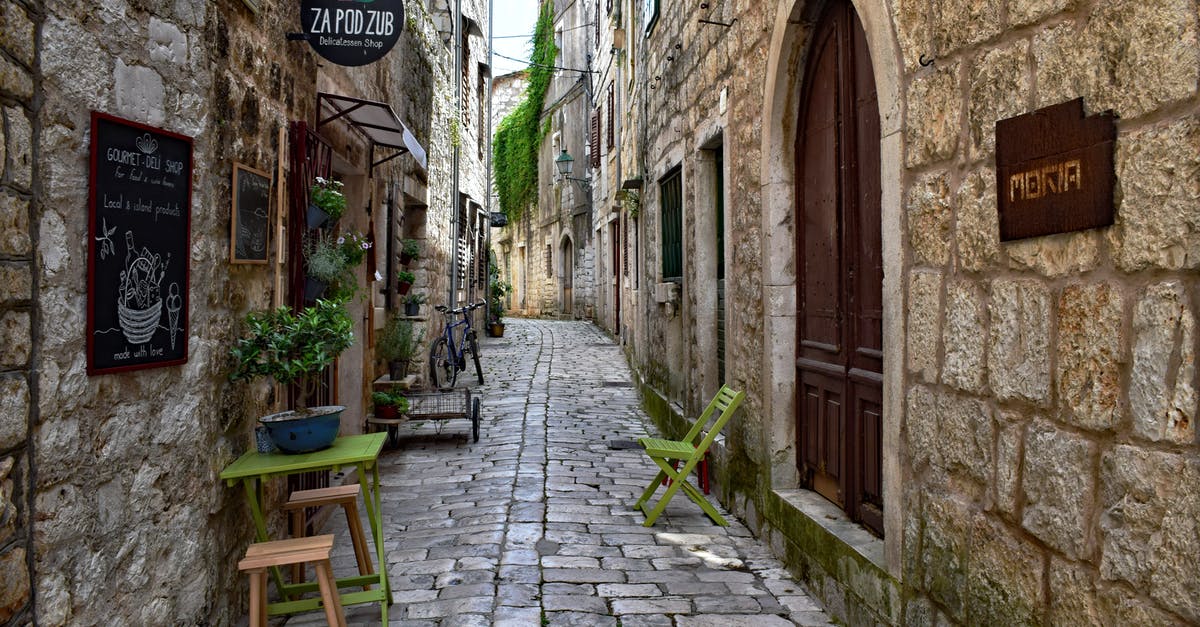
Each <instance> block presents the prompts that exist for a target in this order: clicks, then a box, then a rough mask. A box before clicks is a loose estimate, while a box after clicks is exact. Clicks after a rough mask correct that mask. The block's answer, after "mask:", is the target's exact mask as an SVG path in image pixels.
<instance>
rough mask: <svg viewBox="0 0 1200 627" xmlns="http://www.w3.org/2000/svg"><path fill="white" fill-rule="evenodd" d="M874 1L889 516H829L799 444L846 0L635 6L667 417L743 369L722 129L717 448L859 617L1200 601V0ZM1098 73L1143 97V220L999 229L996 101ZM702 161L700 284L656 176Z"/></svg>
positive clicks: (1088, 100) (809, 566)
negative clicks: (808, 70) (820, 55)
mask: <svg viewBox="0 0 1200 627" xmlns="http://www.w3.org/2000/svg"><path fill="white" fill-rule="evenodd" d="M854 4H855V7H856V9H857V11H858V12H859V15H860V17H861V18H862V22H863V24H864V29H865V31H866V35H867V40H868V42H869V43H870V47H871V54H872V62H873V64H874V66H875V67H874V70H875V76H876V84H877V87H878V89H879V99H880V100H879V102H880V116H881V126H882V129H883V141H882V142H881V153H882V154H883V155H884V157H883V160H882V167H883V169H882V182H883V188H884V191H883V215H884V222H883V230H884V246H883V251H882V253H883V256H884V268H885V274H886V276H885V281H884V297H885V305H884V311H885V313H884V322H883V324H884V337H885V358H884V364H885V365H884V370H885V372H884V403H883V404H884V441H885V443H886V446H885V452H884V460H883V461H884V471H883V474H884V483H885V489H884V492H885V494H884V500H885V527H886V529H887V535H886V536H885V537H884V538H882V539H878V538H876V539H870V537H869V536H867V535H866V534H865V532H864V531H863V530H862V529H859V530H858V531H857V532H856V533H857V534H858V535H855V536H854V539H852V540H848V539H846V537H843V536H839V535H837V533H835V532H834V531H831V530H830V529H831V528H833V527H837V526H838V525H837V524H832V527H831V525H830V523H826V522H824V518H825V516H823V515H816V514H813V511H815V510H812V509H806V507H807V506H806V505H804V503H812V502H814V501H813V499H809V498H807V496H805V495H812V493H810V492H805V491H803V490H801V489H800V488H801V485H800V483H799V477H798V472H797V470H796V464H795V459H796V451H795V432H796V426H795V421H796V413H795V412H796V410H795V394H796V387H795V380H794V378H795V347H794V345H795V308H796V302H795V280H796V279H795V273H796V270H795V244H794V239H793V238H794V236H795V231H794V226H795V225H794V216H795V204H794V203H795V187H794V183H793V182H792V171H793V169H794V167H795V164H794V150H795V141H796V137H795V125H796V123H795V120H796V115H797V112H796V107H797V106H798V95H799V90H800V85H801V83H802V81H803V70H804V61H805V55H806V53H807V50H808V46H809V43H810V42H809V40H808V36H809V29H810V28H811V25H812V23H813V22H814V21H815V20H816V18H817V17H818V15H819V14H820V11H821V8H822V7H823V5H824V3H822V2H799V1H792V0H785V1H780V2H775V3H758V2H749V1H735V2H727V3H715V4H713V5H710V7H711V8H708V9H700V8H698V7H692V6H682V5H680V3H666V2H663V3H659V5H660V11H661V12H662V13H661V15H660V17H659V20H658V23H657V24H656V26H655V28H654V30H653V32H652V33H651V34H650V36H649V37H644V36H643V35H644V33H643V27H644V24H645V20H644V18H645V16H644V15H643V14H642V9H641V6H642V3H636V5H637V6H631V4H626V6H625V8H626V10H630V11H634V13H633V15H634V20H633V22H632V23H631V24H630V26H629V28H631V30H630V32H629V34H630V41H631V45H632V49H631V63H632V66H633V69H632V70H631V71H632V72H633V73H634V74H635V75H636V76H637V77H638V78H637V79H636V80H635V82H634V84H633V88H632V92H631V93H630V94H629V97H630V104H629V110H630V111H632V112H634V117H633V120H634V122H633V124H634V127H633V128H631V132H630V135H631V137H628V138H627V139H626V140H625V141H627V142H628V145H629V147H630V148H631V149H634V150H636V151H637V157H636V158H637V159H640V168H637V170H635V171H639V170H640V171H642V172H644V173H646V175H647V177H646V183H645V186H644V187H643V193H642V203H641V211H640V214H639V216H638V220H637V223H638V224H637V226H638V229H637V232H638V233H639V235H640V240H639V242H638V246H639V253H640V254H639V258H638V260H637V263H638V264H640V270H641V274H640V276H639V277H638V279H639V281H638V287H637V288H632V287H631V292H628V293H627V294H631V295H636V296H637V297H638V298H639V301H637V302H639V305H638V306H637V308H636V310H635V311H634V312H632V313H633V320H632V323H633V325H634V327H635V333H634V342H633V344H632V348H631V351H630V352H631V360H632V361H633V363H634V365H635V367H636V368H637V369H638V371H639V373H640V375H641V378H642V380H643V382H644V385H645V389H646V390H647V393H648V398H650V400H651V401H652V403H651V404H652V405H653V406H654V407H656V408H658V409H659V410H661V411H657V412H656V415H659V416H661V417H662V418H663V424H664V425H667V424H669V423H670V422H671V419H670V414H679V415H683V416H686V415H689V414H691V413H693V410H694V409H696V408H698V407H699V404H700V403H701V402H702V401H703V400H705V399H706V398H707V397H708V395H711V393H712V389H714V384H715V383H717V382H715V381H714V380H713V378H712V375H711V373H710V372H709V370H708V369H709V368H711V360H712V354H711V352H710V351H709V350H708V349H707V347H708V346H711V345H712V344H711V342H712V340H711V339H710V338H709V335H710V334H711V333H712V332H713V331H712V330H711V326H710V322H709V321H708V320H707V319H706V315H707V314H706V312H707V311H708V308H709V307H710V301H709V300H708V298H709V297H708V295H707V294H706V291H708V290H709V284H710V281H711V274H710V268H711V267H712V266H711V256H712V254H713V253H714V250H713V249H712V247H711V246H710V245H709V244H708V243H707V242H708V241H709V237H710V235H711V233H712V226H711V225H710V224H708V223H707V222H708V221H709V220H711V218H709V217H708V214H707V212H708V207H709V206H710V204H709V200H710V199H706V197H705V191H704V190H705V188H706V186H707V185H708V182H709V180H708V179H707V178H706V177H707V176H708V173H707V172H708V170H707V166H706V164H705V163H706V161H705V160H706V156H705V151H706V150H707V149H708V148H709V147H710V146H711V145H713V142H714V138H716V139H719V141H720V142H721V144H722V145H723V146H724V150H725V168H726V171H725V183H726V188H727V190H728V191H727V197H726V205H725V206H726V229H727V231H726V240H727V249H726V252H727V253H728V255H727V257H726V263H727V273H728V275H729V276H730V277H731V280H730V283H729V285H728V288H727V298H728V305H727V313H728V318H727V320H728V322H727V324H728V337H729V340H728V345H727V355H728V363H729V371H728V374H727V376H726V382H728V383H730V384H732V385H734V386H735V387H740V388H744V389H746V391H747V392H748V398H747V402H746V403H745V405H744V409H743V411H742V412H741V414H740V417H739V419H737V420H735V421H733V422H732V423H731V425H730V427H729V428H728V431H727V433H726V439H725V442H724V444H723V446H722V447H721V449H722V450H721V452H720V453H719V454H718V455H717V459H718V460H719V461H720V462H721V464H722V466H723V467H722V468H721V469H720V470H719V471H718V474H719V476H720V479H719V480H718V483H719V484H720V486H719V489H718V493H719V494H720V495H721V498H722V500H723V501H724V502H725V503H726V504H727V505H728V506H730V507H731V508H732V509H734V510H735V511H737V512H738V513H739V514H740V515H742V516H743V517H744V518H745V519H746V520H747V522H748V523H749V524H750V525H751V526H752V527H753V528H754V529H755V530H756V532H757V533H758V534H760V535H762V536H763V537H764V538H765V539H767V540H768V541H769V542H770V543H771V544H772V546H775V547H776V548H777V550H778V551H779V552H780V554H781V555H783V556H784V557H785V558H787V560H788V562H789V564H791V565H792V566H793V568H795V569H796V570H797V572H798V573H800V574H801V575H802V576H803V577H804V578H805V579H806V580H807V581H808V582H809V584H810V585H811V586H812V587H813V589H814V592H815V593H816V594H817V595H818V596H819V597H820V598H822V599H823V600H824V601H825V602H826V603H827V604H828V606H829V608H830V610H831V611H832V612H834V614H836V615H838V616H840V617H841V618H842V619H843V620H846V621H848V622H850V623H855V624H857V623H868V622H870V623H873V622H882V623H890V624H899V623H907V624H914V625H925V624H944V623H947V622H949V623H962V624H1037V623H1053V624H1063V623H1072V624H1074V623H1086V624H1178V623H1191V622H1197V621H1200V606H1198V605H1197V601H1196V599H1198V598H1200V594H1198V592H1200V589H1198V588H1197V584H1196V583H1195V581H1196V577H1195V572H1196V571H1195V566H1194V563H1193V562H1194V560H1191V559H1190V558H1189V557H1188V556H1191V555H1196V554H1200V544H1198V542H1200V540H1198V537H1200V536H1197V534H1196V532H1195V530H1196V526H1195V524H1194V523H1193V522H1192V521H1193V520H1195V519H1197V518H1198V517H1200V497H1198V496H1197V495H1198V494H1200V493H1198V492H1197V490H1196V489H1194V484H1196V478H1197V474H1198V473H1200V448H1198V446H1197V436H1196V430H1195V417H1196V413H1197V409H1198V408H1197V395H1196V386H1197V385H1198V382H1197V373H1196V369H1195V365H1194V361H1195V355H1196V350H1197V348H1198V347H1200V343H1198V340H1197V337H1196V333H1195V324H1196V319H1195V318H1196V307H1197V303H1198V302H1200V294H1198V293H1196V289H1195V284H1196V278H1197V272H1196V271H1197V267H1200V264H1198V263H1197V261H1196V260H1197V258H1198V257H1197V254H1196V247H1197V242H1198V241H1200V239H1198V238H1200V235H1198V233H1200V226H1197V225H1198V224H1200V218H1197V215H1200V191H1197V190H1198V188H1197V186H1196V185H1195V184H1194V181H1195V180H1196V179H1197V174H1200V157H1197V155H1198V154H1200V131H1198V128H1200V127H1198V126H1197V124H1196V122H1195V110H1196V107H1197V106H1198V105H1200V99H1198V98H1197V93H1196V92H1197V86H1198V83H1200V63H1198V61H1200V52H1198V48H1197V46H1196V41H1197V34H1198V30H1200V25H1198V24H1197V20H1198V18H1197V14H1196V11H1195V7H1194V5H1193V4H1191V3H1188V2H1179V1H1174V0H1164V1H1163V2H1153V3H1148V4H1147V3H1134V2H1100V1H1092V0H1081V1H1079V2H1033V1H1024V0H1009V1H1000V0H997V1H994V2H982V3H979V2H977V3H964V2H959V3H949V4H947V3H936V2H897V3H890V4H882V3H868V2H855V3H854ZM701 18H703V19H706V20H711V21H717V22H723V23H725V24H727V25H728V26H719V25H714V24H703V23H700V22H699V21H698V20H699V19H701ZM734 18H736V21H734ZM1133 50H1138V51H1144V54H1137V55H1135V54H1131V53H1130V51H1133ZM930 59H932V60H933V62H932V64H930V63H929V60H930ZM922 61H924V63H922ZM722 94H723V95H722ZM1080 96H1082V97H1083V98H1084V99H1085V104H1086V107H1087V109H1088V111H1089V112H1099V111H1104V110H1108V109H1111V110H1113V111H1114V112H1115V114H1116V115H1117V117H1118V119H1119V123H1118V139H1117V145H1116V150H1115V163H1116V172H1115V175H1116V190H1117V191H1116V194H1115V200H1114V202H1115V208H1116V223H1115V224H1114V225H1113V226H1111V227H1107V228H1102V229H1094V230H1090V231H1084V232H1080V233H1073V234H1063V235H1053V236H1047V237H1039V238H1033V239H1028V240H1022V241H1016V242H1006V243H1001V242H1000V241H999V236H998V221H997V213H996V190H995V169H994V168H995V137H994V130H993V129H994V125H995V122H996V121H997V120H1000V119H1004V118H1008V117H1011V116H1014V115H1017V114H1021V113H1025V112H1029V111H1033V110H1035V109H1038V108H1040V107H1043V106H1047V105H1050V104H1055V103H1058V102H1063V101H1066V100H1070V99H1072V98H1075V97H1080ZM723 103H724V108H723ZM639 116H640V118H639ZM677 165H678V166H681V168H682V173H683V180H684V184H683V190H684V192H683V205H684V238H683V239H684V278H683V281H682V284H681V285H680V286H679V292H678V296H676V292H675V291H674V289H675V288H672V287H670V286H663V285H662V280H661V273H660V270H659V264H660V263H661V262H660V260H659V255H660V250H661V241H660V239H661V238H660V235H659V234H660V228H661V227H660V223H659V214H660V202H661V201H660V198H659V191H658V186H657V181H658V179H659V178H660V177H661V176H662V175H663V174H665V173H666V172H667V171H669V170H670V169H671V168H673V167H675V166H677ZM601 254H603V253H601ZM622 301H623V305H625V306H626V307H628V303H629V302H630V299H626V298H623V299H622ZM815 502H818V506H817V507H818V509H819V508H820V507H825V506H829V507H832V506H831V505H829V504H828V503H825V502H824V500H823V499H820V498H816V499H815ZM797 503H800V504H799V505H798V504H797ZM820 503H825V505H820ZM834 511H835V513H836V508H835V509H834ZM801 523H802V524H801ZM850 527H853V525H850ZM814 529H819V530H821V531H820V532H816V531H813V530H814ZM850 565H857V566H854V567H851V566H850ZM860 566H861V568H860ZM901 596H902V597H903V598H902V600H901Z"/></svg>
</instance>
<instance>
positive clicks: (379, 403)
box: [371, 392, 408, 413]
mask: <svg viewBox="0 0 1200 627" xmlns="http://www.w3.org/2000/svg"><path fill="white" fill-rule="evenodd" d="M371 404H372V405H374V406H375V407H389V406H390V407H395V408H396V411H398V412H400V413H404V412H406V411H408V397H406V396H404V395H403V394H400V393H398V392H397V393H389V392H375V393H374V394H372V395H371Z"/></svg>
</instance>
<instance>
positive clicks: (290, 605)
mask: <svg viewBox="0 0 1200 627" xmlns="http://www.w3.org/2000/svg"><path fill="white" fill-rule="evenodd" d="M386 439H387V433H370V434H366V435H348V436H344V437H339V438H338V439H336V440H334V442H333V446H331V447H329V448H327V449H324V450H321V451H315V452H312V453H302V454H298V455H291V454H287V453H258V452H255V451H251V452H249V453H246V454H245V455H242V456H241V457H239V458H238V459H237V461H235V462H233V463H232V464H230V465H229V467H227V468H226V469H225V470H223V471H221V479H224V480H225V482H226V483H228V484H229V485H230V486H233V485H235V484H236V483H237V482H239V481H241V482H242V486H243V487H244V488H245V490H246V500H247V502H248V503H249V504H250V515H251V516H252V517H253V518H254V527H255V529H256V531H257V534H258V541H259V542H266V541H267V540H269V539H270V538H269V537H268V536H267V520H266V516H264V514H263V507H262V485H263V481H265V480H267V479H271V478H273V477H284V476H287V475H294V474H298V473H302V472H311V471H315V470H326V471H332V472H337V471H340V470H342V469H343V468H349V467H351V466H353V467H355V468H357V469H358V477H359V482H361V483H363V501H364V502H365V504H366V508H367V518H368V519H370V521H371V535H372V536H373V537H374V539H375V556H376V558H377V562H376V563H377V564H379V568H378V569H377V570H378V571H379V572H377V573H375V574H373V575H357V576H354V577H340V578H338V580H337V585H338V588H339V589H341V588H356V587H361V586H366V585H371V584H378V586H377V587H375V588H372V589H371V590H362V591H356V592H347V593H342V594H341V599H342V605H343V606H345V605H358V604H361V603H374V602H376V601H378V602H379V605H380V607H381V608H382V609H381V611H382V615H383V623H382V624H384V625H386V624H388V616H387V615H388V605H390V604H391V603H392V590H391V587H390V586H389V585H388V580H387V563H388V562H387V558H386V556H385V555H384V550H383V513H382V499H381V497H380V493H379V464H378V463H377V461H378V458H379V451H380V450H382V449H383V443H384V441H385V440H386ZM368 471H369V472H370V477H371V480H370V482H367V481H366V478H367V473H368ZM271 576H272V577H273V578H274V580H275V587H276V588H277V589H278V590H279V592H280V594H282V595H283V597H284V598H285V599H288V598H293V597H294V598H296V599H298V600H291V601H287V600H285V601H282V602H279V603H272V604H270V605H268V606H267V613H268V614H270V615H271V616H277V615H280V614H295V613H297V612H307V611H312V610H316V609H319V608H320V599H315V598H313V599H300V598H299V596H300V595H301V594H303V593H305V592H312V591H315V590H316V589H317V584H316V583H315V582H313V583H299V584H285V583H284V581H283V575H282V574H281V573H280V571H279V569H278V568H272V569H271Z"/></svg>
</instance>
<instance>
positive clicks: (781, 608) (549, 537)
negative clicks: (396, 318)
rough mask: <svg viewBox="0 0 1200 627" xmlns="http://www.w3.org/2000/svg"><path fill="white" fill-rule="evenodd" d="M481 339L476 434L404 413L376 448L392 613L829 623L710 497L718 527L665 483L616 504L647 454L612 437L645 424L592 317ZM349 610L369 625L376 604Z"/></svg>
mask: <svg viewBox="0 0 1200 627" xmlns="http://www.w3.org/2000/svg"><path fill="white" fill-rule="evenodd" d="M481 352H482V354H483V364H484V375H485V378H486V383H487V384H486V385H485V386H483V387H482V388H481V389H480V392H481V394H482V399H483V426H482V428H481V437H480V440H479V442H478V443H474V442H471V441H470V440H469V439H468V434H469V432H470V424H469V422H467V421H465V420H450V421H437V422H435V421H426V422H423V423H422V422H413V423H409V424H408V425H407V426H406V427H405V428H404V429H403V431H402V436H401V438H400V444H399V447H398V449H396V450H385V452H384V454H383V456H382V457H381V458H380V463H381V468H380V472H381V478H382V479H381V480H382V483H383V499H384V506H383V517H384V525H385V536H386V538H387V554H388V560H389V564H388V573H389V577H390V578H391V581H392V587H393V589H394V591H395V601H396V603H395V605H393V606H392V608H391V611H390V615H389V623H390V624H391V625H413V626H416V625H443V626H449V625H511V626H526V625H589V626H591V625H621V626H623V627H635V626H639V625H646V626H650V625H655V626H658V625H661V626H670V625H677V626H681V627H682V626H685V625H686V626H701V625H712V626H717V625H720V626H728V625H755V626H756V627H769V626H771V625H789V624H798V625H826V624H829V620H828V617H827V616H826V614H825V613H824V612H822V611H821V610H820V609H819V607H818V606H817V605H816V604H815V603H814V602H813V601H812V600H811V599H810V598H809V596H808V595H807V594H806V592H805V591H804V589H803V588H801V587H800V586H799V585H797V584H796V583H795V582H794V581H793V580H792V579H791V578H790V577H789V576H788V573H787V571H785V570H784V568H783V566H782V565H781V564H780V562H779V561H778V560H776V559H775V558H773V557H772V556H771V554H770V551H769V550H768V548H767V547H766V546H763V545H762V544H761V543H760V542H759V541H757V540H756V539H755V538H754V537H753V536H751V534H750V533H749V532H748V531H747V529H746V528H745V527H744V526H743V525H741V524H740V523H739V522H738V521H737V520H736V519H735V518H732V517H728V515H727V514H725V512H724V509H723V508H722V513H723V514H725V515H726V516H727V517H728V518H729V522H730V526H729V527H718V526H716V525H714V524H712V522H711V521H710V520H709V519H708V518H706V517H705V516H704V514H703V513H702V512H701V511H700V509H699V508H698V507H696V506H695V505H694V504H693V503H691V502H690V501H688V499H686V498H684V497H683V496H679V497H677V498H675V499H674V500H672V501H671V503H670V505H669V506H668V507H667V510H666V513H665V514H664V515H663V516H662V517H661V518H659V520H658V521H657V522H656V524H655V525H654V526H653V527H651V528H646V527H643V526H642V521H643V520H644V518H643V516H642V514H641V512H638V511H636V510H634V509H633V507H632V505H633V502H634V501H635V500H636V498H637V496H638V494H639V493H640V492H641V490H642V489H644V488H645V486H646V484H647V482H648V481H649V480H650V478H651V477H652V476H653V472H652V470H653V469H654V467H653V466H652V465H651V463H650V461H649V460H648V459H647V458H646V456H645V455H644V454H643V453H642V452H641V451H640V449H638V450H631V449H628V448H622V446H621V441H622V440H624V441H628V440H631V439H635V438H637V437H640V436H643V435H646V434H647V430H648V429H649V428H652V427H650V426H649V425H650V422H649V420H648V418H647V417H646V416H645V414H644V413H643V412H642V411H641V409H640V408H639V404H638V399H637V394H636V391H635V389H634V387H633V385H632V383H631V379H630V372H629V369H628V367H627V366H626V364H625V360H624V358H623V357H622V354H621V351H620V349H619V348H618V346H617V345H616V344H614V343H613V341H612V340H611V339H609V338H608V337H607V336H606V335H604V334H603V333H602V332H601V331H600V330H598V329H597V328H596V327H595V326H593V325H592V324H591V323H588V322H557V321H545V320H517V319H512V320H510V322H509V324H508V330H507V331H506V333H505V337H503V338H497V339H485V340H484V342H483V345H482V349H481ZM468 381H469V382H470V383H474V381H473V380H472V379H470V378H468ZM459 385H460V386H462V385H465V383H464V382H463V380H462V379H460V380H459ZM735 420H736V417H735ZM439 427H440V429H439ZM439 431H440V433H439ZM712 501H713V502H714V503H715V499H712ZM717 507H718V508H720V505H719V504H717ZM364 524H366V523H365V522H364ZM345 527H346V525H345V522H344V520H343V519H341V518H340V517H337V516H335V517H333V518H331V520H330V523H329V526H328V527H327V530H336V533H338V534H339V535H340V536H343V537H339V538H338V539H337V542H336V543H335V546H336V547H339V548H338V549H336V551H337V553H338V555H337V559H336V560H335V562H334V570H335V572H352V571H353V570H354V558H353V554H352V552H351V551H349V550H348V549H349V547H351V543H350V541H349V539H348V538H347V537H344V536H345V534H346V529H345ZM323 620H324V618H323V616H322V615H321V614H320V613H310V614H307V615H301V616H298V617H295V618H293V619H292V620H290V621H288V623H287V625H288V627H299V626H307V625H320V624H323V622H322V621H323ZM347 620H348V621H349V622H350V623H351V624H356V625H372V624H377V623H378V621H379V609H378V606H376V605H374V604H368V605H363V606H357V607H352V608H347Z"/></svg>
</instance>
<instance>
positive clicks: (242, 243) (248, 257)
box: [229, 163, 271, 263]
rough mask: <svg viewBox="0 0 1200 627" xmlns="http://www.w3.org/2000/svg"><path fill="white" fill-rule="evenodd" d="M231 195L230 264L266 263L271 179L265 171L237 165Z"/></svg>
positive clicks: (269, 224)
mask: <svg viewBox="0 0 1200 627" xmlns="http://www.w3.org/2000/svg"><path fill="white" fill-rule="evenodd" d="M232 195H233V211H232V215H233V219H232V220H231V221H230V235H229V261H230V263H267V248H268V244H269V243H270V233H271V176H270V175H269V174H267V173H266V172H263V171H262V170H255V169H254V168H251V167H247V166H244V165H242V164H240V163H234V164H233V194H232Z"/></svg>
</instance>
